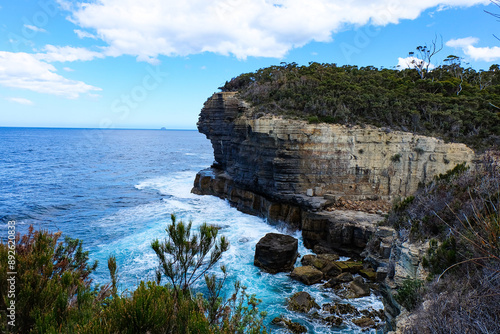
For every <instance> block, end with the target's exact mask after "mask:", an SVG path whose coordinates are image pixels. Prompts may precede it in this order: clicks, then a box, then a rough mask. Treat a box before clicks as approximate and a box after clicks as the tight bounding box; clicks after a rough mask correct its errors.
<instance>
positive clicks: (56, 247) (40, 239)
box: [0, 226, 109, 333]
mask: <svg viewBox="0 0 500 334" xmlns="http://www.w3.org/2000/svg"><path fill="white" fill-rule="evenodd" d="M60 237H61V233H60V232H58V233H49V232H47V231H43V230H42V231H34V230H33V227H32V226H30V228H29V230H28V234H26V235H24V236H22V237H21V236H19V235H18V236H17V237H16V240H15V249H16V256H15V258H16V272H17V275H16V284H15V287H16V299H15V300H16V304H15V305H16V320H15V321H16V326H15V327H13V328H9V330H10V331H11V332H14V333H28V332H34V333H47V332H56V331H63V332H66V331H71V330H72V328H74V327H75V326H77V325H78V324H81V323H85V322H86V321H88V320H89V319H90V318H91V317H92V316H93V314H94V312H95V310H96V308H97V307H98V304H99V303H100V302H101V301H102V300H104V298H106V297H107V296H108V295H109V291H108V288H107V287H106V286H104V287H102V288H99V287H92V286H91V279H90V277H89V275H90V274H91V273H92V272H93V271H94V270H95V269H96V267H97V262H94V263H93V264H91V265H90V264H88V252H84V251H83V248H82V242H81V241H80V240H77V239H71V238H69V237H66V238H65V239H64V241H59V239H60ZM7 252H8V248H7V245H6V244H3V243H2V244H0V257H1V259H0V261H2V266H1V267H2V270H0V280H1V281H0V292H1V294H0V295H1V296H2V298H1V300H0V308H1V310H2V311H3V310H5V309H6V303H7V302H8V299H7V284H6V283H7V281H6V279H7V266H6V263H3V261H6V259H7ZM4 320H5V319H4V313H3V312H2V325H0V326H5V324H6V321H4ZM0 328H1V327H0ZM3 329H5V328H3Z"/></svg>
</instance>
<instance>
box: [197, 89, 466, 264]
mask: <svg viewBox="0 0 500 334" xmlns="http://www.w3.org/2000/svg"><path fill="white" fill-rule="evenodd" d="M198 129H199V131H200V132H201V133H203V134H205V135H206V136H207V138H208V139H210V141H211V143H212V146H213V149H214V156H215V162H214V165H213V166H212V168H210V169H208V170H204V171H201V172H200V173H198V175H197V177H196V180H195V182H194V188H193V192H195V193H198V194H210V195H215V196H219V197H221V198H226V199H228V200H229V202H230V203H231V204H233V205H234V206H236V207H237V208H238V209H239V210H241V211H243V212H246V213H250V214H254V215H260V216H263V217H266V218H268V219H270V220H272V221H283V222H286V223H288V224H290V225H291V226H294V227H296V228H299V229H301V230H302V233H303V237H304V243H305V245H306V246H307V247H309V248H313V247H315V246H321V247H324V248H330V249H334V250H337V251H344V252H346V253H349V252H355V253H358V254H359V252H361V251H362V250H363V248H364V247H365V245H366V243H367V242H368V240H369V239H370V238H371V237H372V236H374V235H375V236H377V238H378V239H379V240H380V247H379V252H380V254H379V255H380V256H381V257H382V258H387V257H388V256H389V253H390V245H391V240H390V239H391V236H392V233H393V232H392V230H391V229H388V228H382V227H378V226H377V223H378V222H380V221H381V220H382V219H383V217H382V216H381V215H377V214H368V213H363V212H357V211H349V210H343V211H339V210H334V211H331V212H327V211H326V210H325V209H328V208H334V207H335V203H338V202H341V201H343V200H346V199H348V200H365V201H369V200H378V201H380V200H386V201H390V200H391V199H393V198H394V197H396V196H398V197H406V196H409V195H411V194H413V193H414V192H415V190H416V189H417V187H418V185H419V183H425V182H428V181H430V180H431V179H432V178H433V177H434V176H435V175H437V174H441V173H445V172H446V171H447V170H449V169H451V168H453V167H454V166H455V165H457V164H459V163H463V162H467V163H469V164H470V163H471V162H472V161H473V159H474V157H475V155H474V152H473V151H472V150H471V149H470V148H468V147H467V146H465V145H463V144H455V143H445V142H443V141H442V140H440V139H436V138H432V137H425V136H419V135H415V134H412V133H407V132H398V131H390V130H388V129H378V128H374V127H371V126H365V127H361V126H353V127H348V126H344V125H338V124H308V123H307V122H305V121H300V120H292V119H285V118H283V117H281V116H272V115H268V114H264V113H262V112H257V111H255V110H254V109H253V108H252V107H250V106H249V105H248V104H247V103H246V102H244V101H243V100H241V99H239V98H238V96H237V94H235V93H229V92H224V93H215V94H214V95H213V96H212V97H211V98H209V99H208V100H207V101H206V102H205V105H204V108H203V109H202V111H201V114H200V118H199V122H198Z"/></svg>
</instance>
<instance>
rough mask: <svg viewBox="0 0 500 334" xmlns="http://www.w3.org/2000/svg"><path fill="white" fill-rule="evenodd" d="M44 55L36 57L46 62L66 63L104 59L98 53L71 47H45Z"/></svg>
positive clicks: (38, 54)
mask: <svg viewBox="0 0 500 334" xmlns="http://www.w3.org/2000/svg"><path fill="white" fill-rule="evenodd" d="M43 51H45V52H44V53H37V54H36V57H37V58H38V59H40V60H44V61H47V62H55V61H57V62H67V61H77V60H81V61H89V60H92V59H94V58H104V55H103V54H102V53H100V52H96V51H90V50H88V49H86V48H74V47H71V46H54V45H50V44H49V45H46V46H45V47H44V48H43Z"/></svg>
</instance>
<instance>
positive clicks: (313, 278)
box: [290, 266, 323, 285]
mask: <svg viewBox="0 0 500 334" xmlns="http://www.w3.org/2000/svg"><path fill="white" fill-rule="evenodd" d="M290 277H291V278H293V279H295V280H297V281H300V282H302V283H304V284H307V285H311V284H316V283H319V282H321V280H322V279H323V273H322V272H321V271H320V270H318V269H316V268H314V267H313V266H302V267H296V268H295V269H294V270H293V271H292V273H291V275H290Z"/></svg>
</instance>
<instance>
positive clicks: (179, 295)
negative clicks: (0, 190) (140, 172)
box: [0, 216, 265, 334]
mask: <svg viewBox="0 0 500 334" xmlns="http://www.w3.org/2000/svg"><path fill="white" fill-rule="evenodd" d="M166 231H167V238H166V239H165V240H164V241H163V242H159V241H154V242H153V244H152V247H153V249H154V250H155V252H156V253H157V255H158V258H159V262H160V265H159V270H158V274H157V281H156V282H141V283H140V284H139V286H138V288H137V289H136V290H135V291H133V292H131V293H128V294H125V293H124V294H119V293H118V289H117V284H118V281H119V273H118V270H117V265H116V260H115V258H114V257H110V258H109V260H108V268H109V271H110V276H111V282H110V283H109V284H106V285H104V286H97V285H94V284H93V283H92V280H91V279H90V274H91V273H92V272H93V271H94V270H95V269H96V267H97V263H92V264H89V263H88V261H89V257H88V252H84V251H83V247H82V242H81V241H79V240H76V239H71V238H68V237H66V238H65V239H64V240H63V241H61V240H60V239H61V233H60V232H57V233H51V232H48V231H34V230H33V228H32V227H30V229H29V232H28V234H26V235H24V236H20V235H18V236H17V237H16V240H15V250H16V255H15V258H16V260H15V261H16V271H17V275H16V276H15V277H16V283H15V294H16V298H15V305H16V318H15V327H13V326H8V322H7V321H8V319H7V313H6V309H7V306H6V305H7V303H8V302H9V301H10V300H9V298H8V294H7V292H8V288H9V286H8V283H7V276H8V275H7V272H8V270H7V259H8V254H7V253H8V245H7V244H4V243H0V261H1V262H0V265H1V266H0V332H2V333H7V332H11V333H151V334H153V333H262V332H265V328H264V327H263V325H262V321H263V317H264V316H265V315H264V314H262V313H260V312H259V311H258V308H257V305H258V304H259V301H258V300H257V299H256V298H255V296H253V295H248V294H247V293H246V291H245V287H242V286H240V284H239V283H238V282H236V284H235V286H234V292H233V293H232V294H231V295H230V296H229V297H228V298H223V294H222V289H223V288H224V287H225V282H226V281H227V277H228V273H227V271H226V269H225V268H222V271H223V279H222V280H218V279H217V278H216V277H215V276H213V275H207V274H206V273H207V270H208V269H210V268H212V267H213V266H214V265H215V264H216V263H217V261H218V260H219V259H220V256H221V254H222V253H223V252H224V251H225V250H227V248H228V246H229V245H228V243H227V242H226V240H225V239H224V238H218V230H217V228H216V227H213V226H208V225H205V224H204V225H202V227H201V228H200V231H199V232H198V233H193V232H192V231H191V223H189V224H185V223H183V222H182V221H179V222H177V221H176V219H175V216H172V224H170V225H169V226H168V227H167V229H166ZM167 254H168V256H167ZM169 268H174V270H175V273H174V274H172V273H173V271H169V270H168V269H169ZM165 269H167V270H166V271H165ZM163 275H166V276H167V277H168V278H170V279H171V282H169V283H167V284H166V285H161V284H160V282H161V279H162V276H163ZM201 277H205V283H206V285H207V286H206V290H207V291H208V293H207V294H206V296H203V295H202V294H200V293H198V294H195V291H194V290H193V284H194V283H195V282H196V280H197V279H198V278H201ZM186 278H187V279H186Z"/></svg>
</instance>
